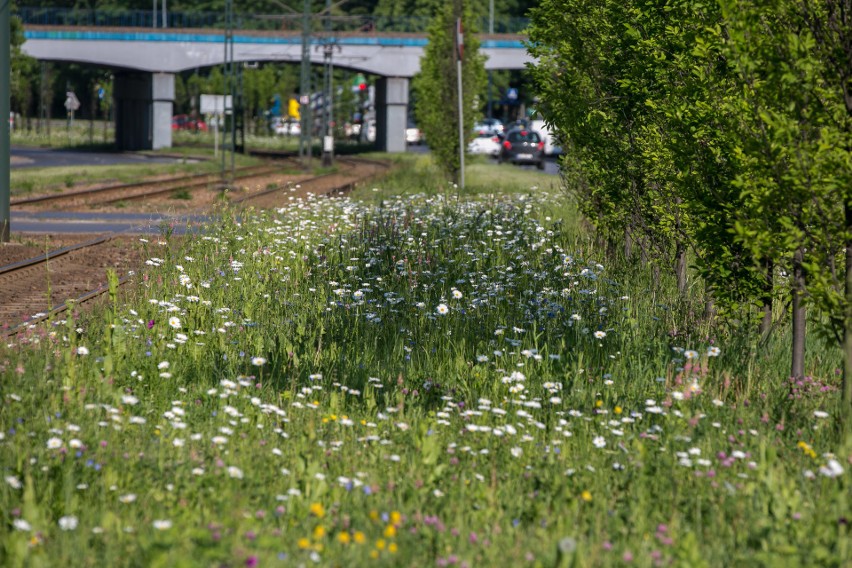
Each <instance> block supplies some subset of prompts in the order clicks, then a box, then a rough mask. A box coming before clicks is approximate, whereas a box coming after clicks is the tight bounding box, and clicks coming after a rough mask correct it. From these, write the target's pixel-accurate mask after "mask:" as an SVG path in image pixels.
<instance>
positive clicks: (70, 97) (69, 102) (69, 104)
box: [65, 91, 80, 128]
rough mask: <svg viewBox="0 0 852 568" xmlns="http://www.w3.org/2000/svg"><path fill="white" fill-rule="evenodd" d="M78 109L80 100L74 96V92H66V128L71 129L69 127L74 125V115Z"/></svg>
mask: <svg viewBox="0 0 852 568" xmlns="http://www.w3.org/2000/svg"><path fill="white" fill-rule="evenodd" d="M79 108H80V100H79V99H78V98H77V95H75V94H74V91H67V92H66V93H65V111H66V112H67V114H68V124H67V126H68V128H71V125H72V124H73V123H74V113H75V112H77V110H78V109H79Z"/></svg>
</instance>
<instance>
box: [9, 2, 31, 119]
mask: <svg viewBox="0 0 852 568" xmlns="http://www.w3.org/2000/svg"><path fill="white" fill-rule="evenodd" d="M10 31H11V33H10V36H11V37H10V41H11V62H10V63H11V69H10V73H11V77H10V83H9V86H10V95H11V101H10V108H11V109H12V111H14V112H17V113H20V114H22V115H28V114H29V109H30V104H31V102H32V90H33V87H32V85H33V84H34V83H35V82H36V81H37V77H38V62H37V61H36V60H35V59H33V58H32V57H30V56H28V55H26V54H24V53H23V52H22V51H21V46H22V45H23V43H24V27H23V25H22V24H21V21H20V20H19V19H18V18H16V17H14V16H13V17H12V18H11V21H10Z"/></svg>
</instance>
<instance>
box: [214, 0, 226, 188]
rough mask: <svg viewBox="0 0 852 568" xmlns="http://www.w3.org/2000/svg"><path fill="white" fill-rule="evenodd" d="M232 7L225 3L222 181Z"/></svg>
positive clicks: (223, 174)
mask: <svg viewBox="0 0 852 568" xmlns="http://www.w3.org/2000/svg"><path fill="white" fill-rule="evenodd" d="M229 5H230V0H227V1H226V3H225V35H224V36H223V39H224V42H223V46H224V49H225V53H224V55H223V57H222V71H223V73H222V79H223V81H224V85H222V116H221V118H219V120H221V121H222V145H221V146H222V170H221V176H222V180H223V181H224V179H225V133H226V132H227V126H226V122H225V116H226V115H225V109H226V107H227V106H228V79H227V77H228V39H229V35H230V34H229V33H228V31H229V30H228V9H229ZM214 151H215V150H214Z"/></svg>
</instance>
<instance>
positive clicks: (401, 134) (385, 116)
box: [23, 25, 532, 152]
mask: <svg viewBox="0 0 852 568" xmlns="http://www.w3.org/2000/svg"><path fill="white" fill-rule="evenodd" d="M24 35H25V38H26V41H25V43H24V45H23V51H24V52H25V53H27V54H28V55H30V56H32V57H35V58H36V59H39V60H44V61H67V62H75V63H88V64H91V65H101V66H106V67H111V68H114V69H116V73H115V80H116V83H115V89H114V92H115V98H116V100H115V103H116V111H117V114H116V144H117V146H118V147H119V148H122V149H128V150H131V149H132V150H136V149H156V148H166V147H170V146H171V117H172V114H173V112H172V108H173V101H174V74H175V73H178V72H181V71H186V70H190V69H196V68H201V67H211V66H214V65H221V64H223V63H224V58H225V50H224V42H225V36H224V33H223V32H222V31H221V30H212V29H211V30H198V29H194V30H177V29H169V28H147V29H146V28H121V29H116V28H110V29H104V28H80V27H77V26H67V27H65V26H37V25H27V26H26V27H25V32H24ZM332 37H333V38H334V40H335V42H336V43H337V45H338V46H339V47H340V49H339V51H337V50H336V51H335V53H334V65H335V66H336V67H343V68H347V69H352V70H357V71H362V72H366V73H370V74H373V75H378V76H380V77H381V79H380V80H379V81H378V84H377V93H376V100H377V107H378V108H377V109H376V123H377V124H376V126H377V128H376V130H377V135H378V138H379V139H378V144H379V147H380V148H382V149H384V150H386V151H389V152H402V151H405V127H406V121H407V116H408V91H409V81H410V78H411V77H413V76H414V75H415V74H416V73H417V72H418V71H419V70H420V58H421V57H422V56H423V49H424V47H425V46H426V44H427V42H428V40H427V38H426V36H425V35H424V34H410V33H409V34H405V33H387V32H385V33H376V32H371V33H370V32H337V33H334V35H333V36H332ZM523 39H524V38H523V37H522V36H518V35H494V36H483V37H481V39H480V42H481V51H482V53H484V54H485V56H486V57H487V60H486V68H487V69H523V68H524V67H525V66H526V64H527V63H529V62H531V61H532V59H531V58H530V56H529V54H528V53H527V50H526V48H525V46H524V44H523ZM327 41H328V37H323V36H322V35H321V34H318V33H315V34H313V35H312V37H311V49H310V54H311V62H312V63H315V64H322V63H323V53H322V46H323V45H324V44H325V42H327ZM301 42H302V38H301V34H300V33H299V32H298V31H259V30H258V31H253V30H252V31H248V30H247V31H235V32H234V36H233V52H234V55H233V57H234V60H235V61H237V62H270V61H278V62H294V63H295V62H299V61H301V56H302V51H301V49H302V48H301Z"/></svg>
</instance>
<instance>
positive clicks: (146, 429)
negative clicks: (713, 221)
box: [0, 180, 852, 568]
mask: <svg viewBox="0 0 852 568" xmlns="http://www.w3.org/2000/svg"><path fill="white" fill-rule="evenodd" d="M386 183H387V184H391V183H392V180H389V181H387V182H386ZM375 189H376V191H371V190H372V188H364V189H362V190H360V192H356V193H355V194H353V195H352V196H351V197H342V198H333V199H329V198H312V199H307V200H293V201H292V202H291V204H290V205H289V206H287V207H282V208H280V209H277V210H267V211H252V212H240V213H237V212H233V211H224V212H222V214H221V216H220V217H219V218H218V220H217V221H216V222H214V223H211V224H210V225H209V226H207V227H205V228H204V230H201V231H198V232H196V233H195V234H194V236H193V237H192V238H189V239H185V240H183V241H180V242H178V241H171V240H170V239H169V238H167V237H166V236H163V237H162V238H159V239H158V238H151V239H149V240H148V242H141V243H140V246H141V247H143V248H144V251H145V257H146V258H147V259H148V260H147V262H146V264H145V266H144V269H143V270H141V271H138V272H137V273H136V274H135V275H134V276H133V279H134V281H135V287H134V289H132V290H130V291H128V292H126V293H123V294H120V293H113V295H112V298H111V301H110V302H108V304H107V305H105V306H103V307H102V308H100V309H97V310H95V311H94V312H92V313H91V314H84V315H81V314H77V313H74V311H73V310H72V311H71V312H70V313H69V314H68V316H67V318H66V319H64V320H62V321H54V322H52V323H50V324H49V325H46V326H43V327H41V328H38V329H35V330H32V331H30V332H28V333H27V334H24V335H21V336H18V337H16V338H13V339H10V340H8V345H4V346H3V347H2V352H0V371H2V375H0V376H1V377H2V378H1V379H0V380H2V389H0V397H2V409H0V466H2V477H3V479H4V481H3V482H2V483H0V515H2V520H1V521H0V564H2V565H3V566H67V567H69V568H70V567H74V566H163V567H166V566H168V567H182V566H229V567H241V566H249V567H250V566H300V565H304V566H313V565H323V566H325V565H331V566H372V565H376V566H441V567H443V566H471V567H472V566H489V565H491V566H623V565H630V566H699V567H700V566H773V567H777V566H807V565H814V566H838V567H839V566H849V565H850V563H852V543H850V537H849V519H850V518H852V499H850V484H852V474H850V470H852V465H850V453H849V451H848V448H847V449H846V450H843V447H844V446H843V441H842V437H841V431H840V428H839V426H838V425H837V420H836V416H835V412H836V409H837V407H838V393H837V389H838V385H839V383H840V377H839V375H838V374H837V372H836V369H837V368H838V366H839V365H840V356H839V353H835V352H834V351H832V350H828V349H824V348H821V347H820V346H819V345H816V344H814V345H813V346H812V347H811V349H812V351H811V352H810V353H809V376H808V378H806V379H804V380H801V381H793V382H790V381H789V380H788V379H787V369H788V363H787V362H786V361H783V358H784V355H785V353H786V344H782V340H784V341H786V339H785V338H784V337H783V336H782V335H780V334H779V335H778V339H777V340H772V341H770V342H769V343H760V342H759V338H751V337H749V336H743V335H741V334H738V333H736V332H735V331H731V330H730V329H729V328H724V329H722V328H714V327H713V325H712V323H710V322H704V321H702V320H701V319H700V318H699V317H697V316H696V315H695V312H696V310H697V308H695V306H692V305H691V304H690V303H689V298H688V297H687V298H686V299H684V298H683V297H682V296H680V295H679V294H678V293H677V289H676V285H675V283H674V282H669V281H668V280H665V279H663V280H659V279H656V278H655V276H654V272H653V271H652V270H651V269H650V268H649V267H648V266H644V265H642V264H641V263H640V262H638V261H633V262H628V261H625V260H623V259H622V260H619V259H617V258H616V259H613V260H611V261H607V260H606V257H605V255H604V251H603V250H600V249H598V248H597V246H596V244H595V241H594V240H593V239H590V238H589V237H588V236H587V235H586V234H584V232H583V231H582V230H581V229H580V228H579V222H578V219H577V214H576V213H575V210H574V207H573V205H572V204H571V203H570V202H569V201H568V199H567V198H566V197H565V196H564V195H563V194H561V193H559V192H558V191H551V190H544V189H538V188H528V187H527V188H523V189H522V190H517V191H504V192H499V193H495V194H489V193H487V192H477V193H475V195H473V196H469V197H459V196H458V195H457V194H455V193H454V192H452V191H448V192H443V191H438V192H435V191H431V192H426V193H422V192H395V190H394V188H393V187H389V186H385V185H382V186H380V187H377V188H375ZM143 241H144V239H143Z"/></svg>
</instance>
